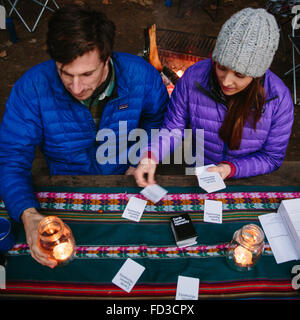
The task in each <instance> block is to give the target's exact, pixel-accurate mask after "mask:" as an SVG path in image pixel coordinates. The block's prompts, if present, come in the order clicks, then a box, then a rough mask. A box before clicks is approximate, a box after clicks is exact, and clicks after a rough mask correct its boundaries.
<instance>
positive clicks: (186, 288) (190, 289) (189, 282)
mask: <svg viewBox="0 0 300 320" xmlns="http://www.w3.org/2000/svg"><path fill="white" fill-rule="evenodd" d="M199 283H200V280H199V279H198V278H192V277H184V276H178V281H177V289H176V298H175V300H198V295H199Z"/></svg>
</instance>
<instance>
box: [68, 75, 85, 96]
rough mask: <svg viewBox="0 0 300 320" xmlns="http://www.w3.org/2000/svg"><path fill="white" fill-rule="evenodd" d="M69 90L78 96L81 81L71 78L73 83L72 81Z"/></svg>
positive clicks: (80, 89)
mask: <svg viewBox="0 0 300 320" xmlns="http://www.w3.org/2000/svg"><path fill="white" fill-rule="evenodd" d="M70 88H71V90H72V92H73V93H74V94H79V93H81V91H82V88H83V87H82V84H81V81H80V79H79V77H74V78H73V81H72V84H71V87H70Z"/></svg>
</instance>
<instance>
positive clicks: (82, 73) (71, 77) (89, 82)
mask: <svg viewBox="0 0 300 320" xmlns="http://www.w3.org/2000/svg"><path fill="white" fill-rule="evenodd" d="M108 63H109V59H107V61H106V62H102V61H101V60H100V56H99V52H98V49H94V50H92V51H89V52H87V53H85V54H84V55H82V56H81V57H78V58H76V59H75V60H74V61H72V62H71V63H69V64H66V65H63V64H62V63H60V62H56V66H57V70H58V74H59V76H60V78H61V80H62V82H63V84H64V86H65V88H66V89H67V90H68V91H69V92H70V93H71V95H72V96H73V97H74V98H76V99H77V100H85V99H87V98H89V97H90V96H91V95H92V94H93V92H94V91H95V89H96V88H97V87H99V86H100V85H101V84H102V83H103V82H104V81H105V79H106V77H107V75H108V71H109V65H108Z"/></svg>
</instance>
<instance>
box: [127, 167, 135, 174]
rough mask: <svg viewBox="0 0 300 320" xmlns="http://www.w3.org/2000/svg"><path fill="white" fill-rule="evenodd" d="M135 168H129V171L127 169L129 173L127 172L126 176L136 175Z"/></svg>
mask: <svg viewBox="0 0 300 320" xmlns="http://www.w3.org/2000/svg"><path fill="white" fill-rule="evenodd" d="M135 170H136V169H135V167H131V166H130V167H129V168H128V169H127V171H126V172H125V175H126V176H133V175H134V172H135Z"/></svg>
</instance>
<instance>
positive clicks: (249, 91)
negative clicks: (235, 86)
mask: <svg viewBox="0 0 300 320" xmlns="http://www.w3.org/2000/svg"><path fill="white" fill-rule="evenodd" d="M228 102H229V103H228V110H227V113H226V116H225V119H224V121H223V123H222V126H221V128H220V130H219V137H220V138H221V139H222V140H223V141H224V142H225V143H226V144H227V145H228V148H229V149H230V150H238V149H239V148H240V145H241V140H242V135H243V129H244V125H245V122H246V121H247V120H249V121H252V122H253V128H254V130H256V124H257V122H258V121H259V119H260V117H261V115H262V111H263V106H264V103H265V90H264V87H263V85H262V77H260V78H254V79H253V80H252V81H251V83H250V84H249V85H248V87H247V88H245V89H244V90H242V91H241V92H239V93H237V94H235V95H233V96H230V97H229V99H228Z"/></svg>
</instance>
